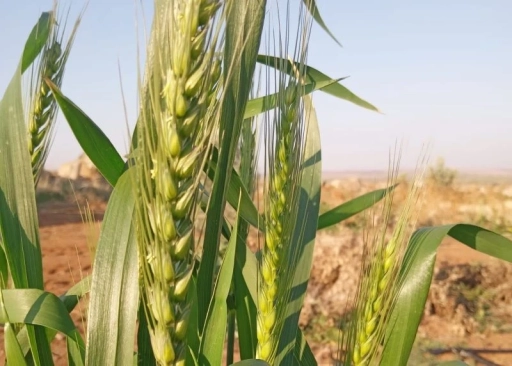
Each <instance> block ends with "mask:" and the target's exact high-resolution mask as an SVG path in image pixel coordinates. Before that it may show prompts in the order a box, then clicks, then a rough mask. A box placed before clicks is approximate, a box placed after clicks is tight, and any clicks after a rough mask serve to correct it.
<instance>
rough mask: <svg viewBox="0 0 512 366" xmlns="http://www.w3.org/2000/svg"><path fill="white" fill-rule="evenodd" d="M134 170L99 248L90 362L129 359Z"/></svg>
mask: <svg viewBox="0 0 512 366" xmlns="http://www.w3.org/2000/svg"><path fill="white" fill-rule="evenodd" d="M131 173H132V171H131V170H128V171H127V172H125V173H124V174H123V175H122V176H121V178H120V179H119V183H118V184H117V185H116V187H115V188H114V191H113V193H112V196H111V198H110V201H109V204H108V207H107V211H106V212H105V217H104V220H103V225H102V229H101V233H100V238H99V241H98V247H97V249H96V257H95V260H94V267H93V268H94V271H93V274H92V284H91V299H90V305H89V307H90V310H89V317H88V319H89V323H88V332H87V345H88V347H87V355H86V356H87V358H86V360H87V364H88V365H91V366H92V365H129V364H131V362H132V360H133V345H134V339H135V326H136V320H137V309H138V306H139V292H138V289H139V283H138V273H139V272H138V261H137V247H136V240H135V234H134V232H133V227H132V216H133V212H134V209H135V201H134V196H133V192H134V189H133V187H132V180H133V177H132V174H131Z"/></svg>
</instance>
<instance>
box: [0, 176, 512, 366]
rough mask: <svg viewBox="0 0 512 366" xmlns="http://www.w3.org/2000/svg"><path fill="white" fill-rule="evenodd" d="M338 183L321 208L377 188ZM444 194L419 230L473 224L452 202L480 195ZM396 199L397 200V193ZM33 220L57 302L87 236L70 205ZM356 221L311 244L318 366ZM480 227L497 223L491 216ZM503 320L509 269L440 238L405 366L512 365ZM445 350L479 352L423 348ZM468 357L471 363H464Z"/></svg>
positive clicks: (335, 314)
mask: <svg viewBox="0 0 512 366" xmlns="http://www.w3.org/2000/svg"><path fill="white" fill-rule="evenodd" d="M338 184H343V187H331V186H326V187H324V190H323V194H322V200H323V201H324V202H326V203H325V204H326V205H328V206H333V205H335V204H338V203H340V202H343V201H345V200H347V199H350V198H353V197H356V196H357V195H358V194H361V193H363V192H367V191H369V190H371V189H374V188H376V187H380V186H379V184H373V185H372V184H362V183H361V182H359V181H351V182H349V183H338ZM342 188H343V189H342ZM477 188H478V187H477ZM477 188H475V189H477ZM489 189H491V190H492V189H494V188H489ZM500 189H501V188H500ZM339 192H344V193H343V194H341V193H339ZM436 192H437V193H436ZM450 192H451V193H447V192H446V191H444V192H440V191H434V192H433V194H434V198H432V201H431V203H430V204H427V205H426V208H425V209H426V215H425V217H426V218H425V219H424V221H421V220H420V222H419V224H421V225H425V224H427V225H432V224H436V225H437V224H442V223H448V222H458V221H466V222H468V221H469V222H475V220H474V217H473V216H468V215H470V214H468V213H467V212H466V211H467V210H470V209H471V208H469V209H467V210H466V211H464V212H462V211H461V210H458V209H457V210H455V209H454V208H453V206H454V205H456V204H458V203H460V202H483V201H482V200H479V197H480V196H479V195H477V194H476V193H474V190H471V189H469V188H467V187H466V188H464V189H461V190H452V191H450ZM467 192H469V193H467ZM493 192H494V191H493ZM481 193H482V195H487V198H486V199H485V203H486V204H487V203H489V202H494V201H496V202H498V201H500V200H501V201H502V197H501V198H500V196H499V194H497V193H496V194H495V195H494V196H496V197H494V196H492V199H491V198H489V197H490V195H489V192H488V191H485V192H481ZM467 195H469V196H467ZM397 196H400V194H398V193H397ZM489 204H490V203H489ZM92 208H93V211H94V213H95V216H96V219H97V220H98V225H99V222H100V221H101V219H102V214H103V212H104V209H105V204H103V203H97V204H96V205H94V206H92ZM436 209H437V210H438V211H435V210H436ZM432 210H434V211H432ZM461 212H462V213H461ZM509 217H510V218H512V216H509ZM39 219H40V227H41V231H40V233H41V245H42V250H43V265H44V274H45V289H46V290H48V291H51V292H53V293H55V294H57V295H60V294H62V293H64V292H65V291H66V290H67V289H68V288H70V287H71V286H72V285H73V284H74V283H76V282H77V281H78V280H79V279H80V278H82V277H83V276H85V275H87V274H90V272H91V260H90V258H91V256H90V248H89V247H88V240H87V237H88V235H89V234H90V233H91V230H90V227H89V226H87V225H85V224H84V223H83V222H82V217H81V215H80V213H79V210H78V207H77V204H76V203H46V204H43V205H41V207H40V211H39ZM502 219H503V218H502ZM358 220H359V219H358ZM358 220H355V219H351V220H348V221H347V222H346V223H345V224H343V225H339V226H338V227H336V228H335V229H332V230H331V229H329V230H326V231H324V232H322V233H320V234H319V237H318V241H317V246H316V249H315V262H314V263H315V264H314V267H313V271H312V279H311V282H310V285H309V294H308V298H307V300H306V304H305V308H304V311H303V314H302V317H301V325H302V327H303V328H305V331H306V335H307V336H308V339H310V342H311V344H312V348H313V350H314V352H315V354H316V356H317V357H318V359H319V361H320V364H331V363H332V361H333V360H332V355H333V354H334V352H335V349H336V339H335V338H336V337H335V336H334V337H333V336H329V335H325V334H324V333H327V332H325V329H326V327H330V328H332V329H334V327H335V326H336V321H337V319H340V317H342V316H343V314H344V309H345V308H344V304H345V303H346V302H347V300H349V298H350V296H351V293H352V291H353V289H354V288H355V283H356V275H357V271H358V267H357V263H359V259H360V247H361V246H360V237H361V229H360V227H359V226H358V225H357V224H358V222H360V221H358ZM488 221H489V222H487V223H490V222H491V221H492V222H497V221H496V219H495V218H493V217H491V218H489V220H488ZM483 224H486V222H484V223H483ZM484 226H487V227H488V225H484ZM501 227H503V225H502V226H500V227H499V228H501ZM499 228H498V229H499ZM93 236H94V234H93ZM461 294H462V295H461ZM85 314H86V301H82V302H81V303H80V304H79V306H78V307H77V308H76V309H75V310H74V311H73V313H72V316H73V319H74V320H75V322H76V324H78V325H79V328H80V329H81V330H82V331H83V316H84V315H85ZM511 315H512V267H511V266H510V265H508V264H503V263H502V262H500V261H498V260H494V259H493V258H490V257H488V256H486V255H483V254H480V253H478V252H476V251H473V250H471V249H468V248H466V247H464V246H462V245H460V244H458V243H456V242H455V241H454V240H450V239H446V240H445V241H444V242H443V244H442V245H441V248H440V250H439V254H438V257H437V265H436V274H435V279H434V283H433V286H432V289H431V292H430V295H429V300H428V303H427V307H426V309H425V315H424V318H423V320H422V323H421V327H420V330H419V333H418V337H417V347H415V351H414V354H413V358H412V359H411V364H412V365H429V364H435V363H431V362H435V361H439V360H442V359H464V360H465V361H466V362H468V364H470V365H472V364H474V365H476V364H480V365H486V363H475V359H477V358H478V357H484V358H485V359H486V360H488V361H489V362H490V363H487V365H495V364H497V365H512V350H511V348H512V326H511V325H512V321H511V320H512V317H511ZM0 337H1V338H2V339H0V341H2V343H0V344H2V347H1V348H0V360H2V361H0V362H3V334H0ZM52 347H53V348H52V350H53V352H54V356H55V361H56V364H57V365H65V364H67V362H66V360H65V359H64V356H63V355H64V352H65V342H64V340H63V338H62V337H61V336H58V337H57V339H56V340H55V342H53V344H52ZM450 347H466V348H475V349H479V351H478V352H473V353H471V352H469V353H464V352H462V354H461V353H460V352H458V353H457V352H456V351H457V350H456V349H454V350H453V352H448V353H445V354H443V355H441V356H438V357H434V356H431V355H430V354H429V353H428V352H427V349H428V348H434V349H435V348H450ZM448 351H449V350H448ZM487 351H491V352H487ZM468 355H470V356H471V355H473V356H471V357H464V356H468Z"/></svg>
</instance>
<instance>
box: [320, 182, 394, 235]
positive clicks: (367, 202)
mask: <svg viewBox="0 0 512 366" xmlns="http://www.w3.org/2000/svg"><path fill="white" fill-rule="evenodd" d="M396 186H397V185H396V184H395V185H394V186H391V187H388V188H383V189H377V190H375V191H373V192H369V193H365V194H363V195H361V196H359V197H357V198H354V199H352V200H350V201H348V202H344V203H342V204H341V205H339V206H336V207H335V208H333V209H331V210H329V211H327V212H324V213H323V214H321V215H320V217H319V218H318V230H322V229H325V228H327V227H329V226H332V225H336V224H339V223H340V222H342V221H343V220H346V219H348V218H350V217H352V216H354V215H357V214H358V213H360V212H362V211H364V210H366V209H367V208H370V207H372V206H373V205H374V204H376V203H377V202H379V201H380V200H382V199H383V198H384V197H385V196H386V195H387V194H388V193H391V191H392V190H393V189H395V187H396Z"/></svg>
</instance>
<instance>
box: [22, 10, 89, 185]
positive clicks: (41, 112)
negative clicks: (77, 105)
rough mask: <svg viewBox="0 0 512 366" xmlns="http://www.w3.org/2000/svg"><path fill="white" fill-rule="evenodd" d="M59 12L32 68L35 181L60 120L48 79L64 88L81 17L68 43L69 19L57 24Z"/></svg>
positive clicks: (30, 140)
mask: <svg viewBox="0 0 512 366" xmlns="http://www.w3.org/2000/svg"><path fill="white" fill-rule="evenodd" d="M56 14H57V7H56V6H55V7H54V11H53V12H52V18H51V19H50V21H51V30H50V35H49V37H48V40H47V42H46V44H45V46H44V48H43V50H42V53H41V56H40V59H39V63H38V64H36V66H34V68H33V72H32V73H31V81H30V85H31V90H32V93H31V94H32V97H31V99H30V103H29V106H28V150H29V153H30V156H31V163H32V174H33V177H34V183H35V184H37V182H38V180H39V177H40V174H41V171H42V169H43V167H44V164H45V162H46V159H47V157H48V153H49V151H50V145H51V143H52V139H53V136H54V134H53V132H54V128H55V121H56V119H57V103H56V102H55V99H54V98H53V96H52V94H51V90H50V88H49V87H48V85H47V84H46V81H45V80H46V79H48V80H50V81H51V82H52V83H54V84H55V85H57V86H58V87H59V88H60V87H61V85H62V80H63V77H64V71H65V66H66V63H67V61H68V57H69V54H70V52H71V47H72V46H73V42H74V39H75V35H76V31H77V30H78V26H79V24H80V20H81V17H82V14H80V15H79V17H78V19H77V21H76V22H75V25H74V27H73V30H72V31H71V34H70V36H69V38H68V40H67V42H64V33H65V29H66V22H64V25H62V26H61V25H60V24H59V23H57V22H56ZM64 43H65V44H64Z"/></svg>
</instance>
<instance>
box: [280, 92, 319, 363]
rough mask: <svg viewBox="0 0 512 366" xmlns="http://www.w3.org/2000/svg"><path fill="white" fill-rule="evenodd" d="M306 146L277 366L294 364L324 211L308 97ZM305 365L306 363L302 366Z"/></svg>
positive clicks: (316, 129) (314, 121) (315, 123)
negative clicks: (300, 317) (290, 277)
mask: <svg viewBox="0 0 512 366" xmlns="http://www.w3.org/2000/svg"><path fill="white" fill-rule="evenodd" d="M303 100H304V114H305V117H304V118H305V131H306V146H305V151H304V158H303V159H304V160H303V162H302V164H303V166H302V179H301V191H300V197H299V203H298V204H299V208H298V215H297V221H296V225H295V228H294V232H293V237H292V243H295V245H294V248H293V249H292V250H291V251H290V256H289V257H288V258H287V260H288V264H287V265H288V266H289V268H290V269H294V277H293V282H292V284H291V286H292V287H291V293H290V297H289V300H288V304H287V309H286V317H287V318H286V320H285V322H284V327H283V330H282V332H281V337H280V339H279V346H278V351H277V352H278V355H277V357H276V363H277V364H281V363H283V364H291V363H293V361H292V360H293V358H294V357H295V358H296V357H297V355H295V354H294V351H295V349H296V347H295V340H296V338H297V333H298V331H299V327H298V324H299V315H300V311H301V309H302V305H303V302H304V297H305V295H306V289H307V285H308V281H309V276H310V273H311V267H312V264H313V250H314V247H315V237H316V232H317V224H318V213H319V209H320V190H321V186H322V157H321V155H322V154H321V144H320V130H319V127H318V121H317V118H316V113H315V109H314V107H313V103H312V101H311V97H310V96H309V95H308V96H305V97H304V99H303ZM300 364H302V362H300Z"/></svg>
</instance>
